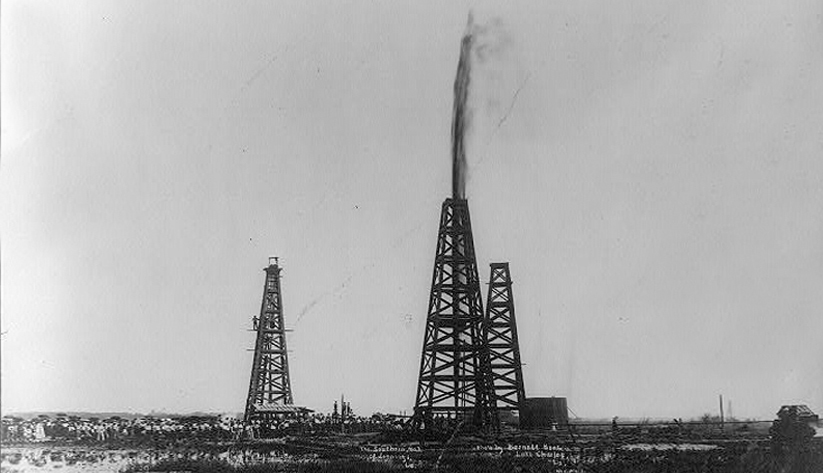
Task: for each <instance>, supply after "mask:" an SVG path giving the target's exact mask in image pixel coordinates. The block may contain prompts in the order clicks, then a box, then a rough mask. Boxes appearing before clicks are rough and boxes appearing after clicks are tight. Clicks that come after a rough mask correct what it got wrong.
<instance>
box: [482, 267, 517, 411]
mask: <svg viewBox="0 0 823 473" xmlns="http://www.w3.org/2000/svg"><path fill="white" fill-rule="evenodd" d="M484 325H485V326H484V328H485V334H484V339H485V341H486V345H487V347H488V351H489V369H490V370H491V378H492V392H491V394H492V396H493V401H494V405H495V406H496V408H497V409H498V410H509V411H511V412H518V411H519V409H520V405H521V403H522V402H523V400H524V399H525V398H526V394H525V389H524V387H523V367H522V364H521V362H520V344H519V343H518V341H517V322H516V320H515V318H514V294H513V293H512V279H511V273H510V272H509V263H492V264H491V275H490V276H489V295H488V299H487V300H486V319H485V324H484Z"/></svg>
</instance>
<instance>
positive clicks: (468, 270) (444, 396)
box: [414, 197, 496, 426]
mask: <svg viewBox="0 0 823 473" xmlns="http://www.w3.org/2000/svg"><path fill="white" fill-rule="evenodd" d="M483 320H484V314H483V302H482V299H481V294H480V278H479V277H478V274H477V260H476V257H475V251H474V240H473V236H472V228H471V219H470V217H469V206H468V202H467V201H466V199H462V198H458V197H453V198H448V199H446V200H445V201H444V202H443V205H442V209H441V214H440V229H439V232H438V237H437V252H436V254H435V258H434V273H433V275H432V285H431V294H430V297H429V309H428V316H427V318H426V331H425V336H424V338H423V352H422V355H421V359H420V375H419V377H418V384H417V396H416V398H415V405H414V417H415V419H416V422H417V423H418V425H421V424H422V425H423V426H427V425H430V423H431V421H432V420H433V418H435V417H448V418H452V419H459V420H461V421H468V422H469V423H471V424H474V425H476V426H490V425H493V424H495V423H496V410H495V406H494V396H493V395H492V389H493V388H492V380H491V371H490V370H489V351H488V347H487V344H486V343H485V340H484V327H483Z"/></svg>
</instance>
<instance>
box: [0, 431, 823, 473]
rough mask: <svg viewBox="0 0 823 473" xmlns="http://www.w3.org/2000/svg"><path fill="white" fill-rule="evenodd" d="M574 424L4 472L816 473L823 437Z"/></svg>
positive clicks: (6, 455)
mask: <svg viewBox="0 0 823 473" xmlns="http://www.w3.org/2000/svg"><path fill="white" fill-rule="evenodd" d="M693 427H694V428H693V429H692V430H691V431H685V432H684V431H674V430H672V429H671V428H669V427H668V426H666V425H663V426H655V425H651V426H646V427H640V426H630V427H625V428H623V427H621V428H619V429H617V430H615V431H609V430H606V429H605V427H603V426H598V427H597V429H595V427H594V426H588V427H587V429H589V430H588V431H585V429H583V426H576V427H575V429H574V430H576V431H577V432H574V431H571V430H570V431H561V432H531V433H523V432H513V431H512V432H504V433H501V434H499V435H497V436H494V437H483V436H479V435H478V436H471V435H464V436H455V437H448V438H430V439H421V438H417V439H410V438H400V437H399V436H397V435H396V434H381V433H366V434H357V435H352V434H326V435H320V436H306V437H296V436H289V437H283V438H279V439H271V440H261V441H241V442H226V441H221V442H198V443H191V444H177V445H156V446H152V445H147V444H143V445H139V446H138V445H132V446H129V445H127V444H121V445H117V446H115V445H98V446H94V445H84V446H81V445H70V444H62V445H61V444H25V445H23V444H18V445H4V446H3V449H2V459H1V460H2V471H3V473H6V472H9V473H11V472H16V471H60V472H67V473H71V472H75V471H96V472H137V471H199V472H214V471H230V472H281V471H282V472H332V471H335V472H336V471H358V472H360V471H365V472H369V471H373V472H386V471H410V472H428V471H456V472H464V471H465V472H485V471H489V472H492V471H494V472H497V471H520V472H532V471H533V472H599V471H607V472H614V473H619V472H658V471H660V472H662V471H665V472H698V471H699V472H704V471H711V472H772V471H786V472H819V471H823V439H821V438H815V439H812V440H811V442H810V443H808V444H807V445H804V446H802V447H798V448H778V447H776V446H775V445H774V444H772V442H771V441H770V440H769V438H768V436H767V434H766V433H764V431H763V430H762V429H759V430H754V431H752V430H751V429H749V430H748V431H746V430H744V431H742V432H734V431H731V432H730V431H724V432H721V431H719V430H713V429H712V428H701V429H698V428H697V427H698V426H693Z"/></svg>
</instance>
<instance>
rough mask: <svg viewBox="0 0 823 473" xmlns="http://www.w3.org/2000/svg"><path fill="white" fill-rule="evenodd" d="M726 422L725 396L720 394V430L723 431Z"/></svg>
mask: <svg viewBox="0 0 823 473" xmlns="http://www.w3.org/2000/svg"><path fill="white" fill-rule="evenodd" d="M724 422H725V420H724V418H723V395H722V394H720V430H723V424H724Z"/></svg>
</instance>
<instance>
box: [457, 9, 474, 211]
mask: <svg viewBox="0 0 823 473" xmlns="http://www.w3.org/2000/svg"><path fill="white" fill-rule="evenodd" d="M473 32H474V25H473V20H472V15H471V13H469V20H468V23H467V25H466V32H465V33H464V34H463V39H462V40H461V42H460V60H459V61H458V63H457V75H456V76H455V78H454V105H453V108H452V130H451V131H452V134H451V140H452V143H451V144H452V197H453V198H455V199H465V198H466V148H465V145H464V138H465V135H466V133H467V131H468V129H469V126H470V125H471V111H470V110H469V107H468V99H469V82H470V79H471V52H472V42H473Z"/></svg>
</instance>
